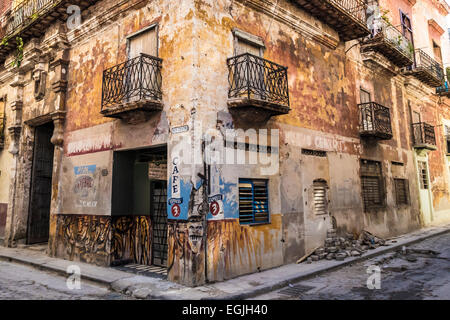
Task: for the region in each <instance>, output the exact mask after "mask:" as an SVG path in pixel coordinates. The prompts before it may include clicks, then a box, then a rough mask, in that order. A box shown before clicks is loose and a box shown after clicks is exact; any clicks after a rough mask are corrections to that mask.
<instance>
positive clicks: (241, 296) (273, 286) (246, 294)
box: [0, 228, 450, 300]
mask: <svg viewBox="0 0 450 320" xmlns="http://www.w3.org/2000/svg"><path fill="white" fill-rule="evenodd" d="M448 232H450V228H447V229H444V230H441V231H437V232H435V233H432V234H427V235H424V236H419V237H417V238H415V239H411V240H409V241H405V242H402V243H395V244H392V245H390V246H387V247H383V249H381V250H379V251H375V252H370V251H369V252H367V253H366V254H364V255H362V256H359V257H352V258H350V259H347V260H344V261H342V262H338V263H336V264H333V265H330V266H325V267H321V268H319V269H316V270H312V271H310V272H307V273H304V274H299V275H295V276H292V277H290V278H287V279H283V280H280V281H273V282H269V283H266V284H264V285H263V286H260V287H257V288H255V289H251V290H246V291H243V292H240V293H238V294H229V295H222V296H217V297H205V298H201V299H200V300H245V299H248V298H253V297H255V296H258V295H261V294H264V293H268V292H271V291H274V290H277V289H281V288H283V287H285V286H287V285H289V284H290V283H295V282H299V281H301V280H304V279H308V278H311V277H314V276H317V275H320V274H322V273H325V272H329V271H332V270H337V269H340V268H342V267H345V266H347V265H350V264H352V263H355V262H360V261H364V260H367V259H370V258H373V257H376V256H379V255H382V254H385V253H387V252H390V251H394V250H396V249H398V248H401V247H403V246H407V245H411V244H414V243H417V242H421V241H423V240H425V239H428V238H432V237H436V236H439V235H442V234H445V233H448ZM0 260H2V261H8V262H16V263H20V264H24V265H28V266H31V267H34V268H36V269H39V270H44V271H49V272H53V273H56V274H59V275H64V276H67V272H66V270H64V269H61V268H57V267H53V266H51V265H47V264H46V263H38V262H34V261H31V260H29V259H22V258H18V257H14V256H10V255H2V254H1V253H0ZM131 276H132V275H131V274H130V277H131ZM81 278H82V279H84V280H87V281H91V282H94V283H98V284H100V285H102V286H104V287H106V288H107V289H108V290H110V291H114V292H120V293H122V294H123V292H122V291H120V290H116V289H115V288H114V286H113V283H114V282H116V281H117V280H120V279H116V280H114V281H108V280H104V279H102V278H99V277H95V276H90V275H86V274H82V275H81ZM130 296H131V295H130ZM148 298H150V299H158V300H172V299H174V298H173V297H169V296H166V295H164V294H156V293H153V294H150V295H149V296H148V297H147V299H148Z"/></svg>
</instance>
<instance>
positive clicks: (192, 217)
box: [168, 180, 209, 286]
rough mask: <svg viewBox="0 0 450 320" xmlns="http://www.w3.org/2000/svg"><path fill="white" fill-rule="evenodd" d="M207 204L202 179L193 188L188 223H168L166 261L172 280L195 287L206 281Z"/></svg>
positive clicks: (174, 221) (173, 221)
mask: <svg viewBox="0 0 450 320" xmlns="http://www.w3.org/2000/svg"><path fill="white" fill-rule="evenodd" d="M208 210H209V206H208V203H207V198H206V185H205V183H204V181H203V180H201V181H200V182H199V184H197V186H194V187H193V188H192V191H191V193H190V199H189V211H188V220H187V222H185V221H183V222H181V221H176V220H172V221H169V225H168V232H169V237H168V244H169V254H168V257H169V261H168V275H169V279H171V281H178V280H181V279H183V283H184V284H186V285H190V286H196V285H199V284H201V283H204V280H205V252H204V245H205V238H206V231H205V230H206V225H205V224H206V215H207V214H208Z"/></svg>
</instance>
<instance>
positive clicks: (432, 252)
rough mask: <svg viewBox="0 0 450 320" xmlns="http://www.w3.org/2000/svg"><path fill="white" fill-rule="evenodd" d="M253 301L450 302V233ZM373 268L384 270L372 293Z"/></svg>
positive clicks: (292, 285) (295, 284)
mask: <svg viewBox="0 0 450 320" xmlns="http://www.w3.org/2000/svg"><path fill="white" fill-rule="evenodd" d="M405 249H406V250H403V251H400V252H392V253H388V254H385V255H382V256H378V257H375V258H373V259H369V260H366V261H362V262H359V263H356V264H354V265H350V266H347V267H344V268H342V269H339V270H336V271H333V272H328V273H325V274H322V275H319V276H317V277H315V278H312V279H308V280H305V281H301V282H299V283H294V284H291V285H290V286H289V287H286V288H283V289H280V290H277V291H274V292H271V293H268V294H264V295H260V296H258V297H255V298H254V299H300V300H319V299H320V300H322V299H339V300H341V299H351V300H359V299H363V300H403V299H406V300H428V299H435V300H441V299H450V233H446V234H443V235H440V236H437V237H433V238H429V239H426V240H424V241H422V242H420V243H416V244H414V245H411V246H409V247H406V248H405ZM370 266H378V267H380V270H381V282H380V284H381V286H380V287H381V288H380V289H373V290H369V289H368V287H367V279H368V277H369V276H370V274H368V273H367V270H368V268H369V267H370Z"/></svg>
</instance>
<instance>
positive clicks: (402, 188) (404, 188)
mask: <svg viewBox="0 0 450 320" xmlns="http://www.w3.org/2000/svg"><path fill="white" fill-rule="evenodd" d="M394 186H395V197H396V200H397V205H401V204H408V202H409V201H408V199H409V185H408V180H406V179H394Z"/></svg>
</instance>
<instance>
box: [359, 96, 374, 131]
mask: <svg viewBox="0 0 450 320" xmlns="http://www.w3.org/2000/svg"><path fill="white" fill-rule="evenodd" d="M359 99H360V101H361V104H364V103H370V102H371V101H370V100H371V98H370V92H369V91H367V90H364V89H363V88H361V89H360V91H359ZM361 118H362V126H363V128H362V129H363V131H372V130H373V129H374V128H373V114H372V108H363V109H361Z"/></svg>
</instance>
